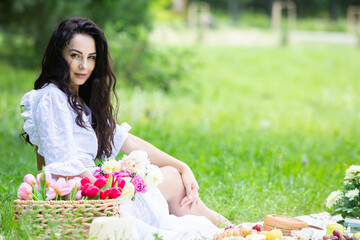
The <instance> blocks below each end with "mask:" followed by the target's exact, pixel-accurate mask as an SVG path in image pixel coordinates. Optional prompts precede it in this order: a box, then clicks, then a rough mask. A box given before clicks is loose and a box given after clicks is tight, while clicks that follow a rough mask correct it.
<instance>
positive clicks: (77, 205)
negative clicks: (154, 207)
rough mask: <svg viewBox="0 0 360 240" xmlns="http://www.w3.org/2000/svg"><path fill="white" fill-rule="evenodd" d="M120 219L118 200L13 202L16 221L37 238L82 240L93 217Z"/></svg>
mask: <svg viewBox="0 0 360 240" xmlns="http://www.w3.org/2000/svg"><path fill="white" fill-rule="evenodd" d="M109 216H112V217H120V200H119V199H109V200H80V201H34V200H28V201H24V200H20V199H18V200H15V201H14V218H15V220H16V221H31V224H32V228H33V229H34V231H35V232H36V231H37V233H36V235H38V236H39V237H40V238H46V236H50V235H54V234H56V235H61V236H66V239H69V238H70V239H79V238H80V239H81V238H82V239H83V238H85V237H86V236H88V234H89V229H90V225H91V222H92V220H93V219H94V218H96V217H109Z"/></svg>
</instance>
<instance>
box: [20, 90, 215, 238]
mask: <svg viewBox="0 0 360 240" xmlns="http://www.w3.org/2000/svg"><path fill="white" fill-rule="evenodd" d="M21 105H22V106H24V112H23V113H22V114H21V116H22V117H23V118H25V122H24V130H25V132H26V133H27V134H28V135H29V138H30V142H31V143H32V144H34V145H36V146H37V147H38V153H39V154H40V155H42V156H44V159H45V165H46V166H45V168H44V169H45V170H46V171H48V172H51V173H52V174H56V175H63V176H74V175H78V174H80V173H82V172H84V171H89V172H90V173H93V172H94V171H95V170H96V169H97V167H96V166H95V162H94V159H95V158H96V154H97V149H98V143H97V137H96V134H95V132H94V130H93V128H92V127H91V114H90V115H88V116H86V115H85V114H84V115H83V119H84V121H85V124H86V126H87V128H86V129H85V128H82V127H79V126H78V125H77V124H76V123H75V119H76V113H75V112H74V111H73V110H72V108H71V107H70V105H69V103H68V100H67V96H66V95H65V93H63V92H62V91H61V90H60V89H59V88H58V87H57V86H56V85H54V84H51V83H50V84H47V85H45V86H44V87H43V88H42V89H39V90H32V91H30V92H28V93H26V94H25V95H24V97H23V98H22V99H21ZM88 110H89V112H90V109H88ZM129 130H130V126H129V125H128V124H127V123H123V124H121V125H116V130H115V135H114V146H113V154H112V156H111V157H110V158H115V157H116V156H117V154H118V153H119V151H120V149H121V146H122V145H123V143H124V142H125V139H126V137H127V135H128V131H129ZM121 214H122V216H124V217H133V218H135V224H136V228H137V231H138V234H139V238H140V239H154V237H153V234H154V233H157V234H158V235H159V236H162V237H163V238H164V239H165V240H166V239H192V238H211V237H212V236H213V235H214V234H216V233H218V232H219V229H218V228H217V227H216V226H215V225H213V224H212V223H211V222H210V221H209V220H208V219H207V218H205V217H200V216H193V215H186V216H183V217H177V216H175V215H172V214H169V207H168V204H167V202H166V200H165V198H164V197H163V195H162V194H161V192H160V191H159V189H158V188H152V189H150V190H149V191H147V192H146V193H141V194H137V195H136V198H135V201H129V202H128V203H125V204H123V205H122V206H121Z"/></svg>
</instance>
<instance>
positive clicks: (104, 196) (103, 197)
mask: <svg viewBox="0 0 360 240" xmlns="http://www.w3.org/2000/svg"><path fill="white" fill-rule="evenodd" d="M109 191H110V188H108V189H105V190H104V191H103V190H101V191H100V199H101V200H106V199H107V198H108V197H109Z"/></svg>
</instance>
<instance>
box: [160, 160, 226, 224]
mask: <svg viewBox="0 0 360 240" xmlns="http://www.w3.org/2000/svg"><path fill="white" fill-rule="evenodd" d="M160 169H161V172H162V174H163V175H164V181H163V182H162V183H161V184H160V185H159V186H158V187H159V189H160V191H161V193H162V194H163V195H164V197H165V199H166V201H167V202H168V205H169V211H170V213H171V214H174V215H176V216H179V217H180V216H184V215H186V214H192V215H197V216H205V217H206V218H208V219H209V220H210V221H211V222H212V223H213V224H214V225H216V226H230V225H232V224H231V222H230V221H229V220H227V219H226V218H225V217H224V216H222V215H221V214H219V213H217V212H215V211H213V210H211V209H209V208H208V207H206V206H205V204H204V203H203V202H202V201H201V199H199V203H198V204H194V205H193V207H192V209H191V210H190V204H188V205H186V206H183V207H181V206H180V201H181V199H183V198H184V197H185V194H186V192H185V187H184V184H183V181H182V178H181V175H180V173H179V172H178V171H177V170H176V169H175V168H173V167H162V168H160Z"/></svg>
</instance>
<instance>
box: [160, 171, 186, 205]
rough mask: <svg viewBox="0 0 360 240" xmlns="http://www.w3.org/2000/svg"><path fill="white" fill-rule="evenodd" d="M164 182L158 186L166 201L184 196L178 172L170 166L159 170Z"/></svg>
mask: <svg viewBox="0 0 360 240" xmlns="http://www.w3.org/2000/svg"><path fill="white" fill-rule="evenodd" d="M160 170H161V172H162V174H163V176H164V180H163V182H162V183H161V184H160V185H159V186H158V187H159V189H160V191H161V192H162V194H163V195H164V197H165V198H166V200H168V201H169V200H171V199H173V198H178V197H180V195H183V194H184V191H185V188H184V184H183V181H182V178H181V175H180V173H179V171H178V170H177V169H176V168H174V167H170V166H166V167H162V168H160Z"/></svg>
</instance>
